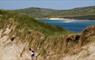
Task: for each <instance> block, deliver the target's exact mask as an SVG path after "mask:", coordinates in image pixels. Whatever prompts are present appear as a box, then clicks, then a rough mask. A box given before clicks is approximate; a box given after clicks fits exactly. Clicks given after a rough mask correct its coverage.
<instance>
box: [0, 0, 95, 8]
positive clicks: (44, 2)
mask: <svg viewBox="0 0 95 60" xmlns="http://www.w3.org/2000/svg"><path fill="white" fill-rule="evenodd" d="M85 6H95V0H0V9H23V8H28V7H40V8H51V9H60V10H61V9H64V10H65V9H72V8H76V7H85Z"/></svg>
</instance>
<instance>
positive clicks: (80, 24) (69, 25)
mask: <svg viewBox="0 0 95 60" xmlns="http://www.w3.org/2000/svg"><path fill="white" fill-rule="evenodd" d="M40 21H41V22H44V23H47V24H50V25H54V26H58V27H62V28H65V29H67V30H70V31H73V32H80V31H82V30H83V29H84V28H86V27H87V26H91V25H95V20H71V21H70V20H40Z"/></svg>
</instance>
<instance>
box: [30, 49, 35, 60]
mask: <svg viewBox="0 0 95 60" xmlns="http://www.w3.org/2000/svg"><path fill="white" fill-rule="evenodd" d="M29 51H30V53H31V59H32V60H36V55H35V51H34V50H32V49H31V48H29Z"/></svg>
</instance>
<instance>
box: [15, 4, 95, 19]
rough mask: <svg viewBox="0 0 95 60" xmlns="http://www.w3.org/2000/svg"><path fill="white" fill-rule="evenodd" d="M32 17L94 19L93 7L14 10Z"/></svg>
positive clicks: (94, 7) (94, 10)
mask: <svg viewBox="0 0 95 60" xmlns="http://www.w3.org/2000/svg"><path fill="white" fill-rule="evenodd" d="M15 11H17V12H21V13H24V14H27V15H29V16H33V17H35V18H45V17H48V18H50V17H61V18H72V19H91V20H94V19H95V6H89V7H81V8H74V9H70V10H54V9H44V8H26V9H19V10H15Z"/></svg>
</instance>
